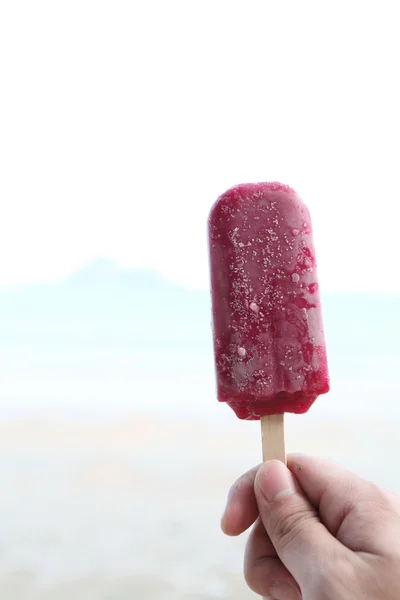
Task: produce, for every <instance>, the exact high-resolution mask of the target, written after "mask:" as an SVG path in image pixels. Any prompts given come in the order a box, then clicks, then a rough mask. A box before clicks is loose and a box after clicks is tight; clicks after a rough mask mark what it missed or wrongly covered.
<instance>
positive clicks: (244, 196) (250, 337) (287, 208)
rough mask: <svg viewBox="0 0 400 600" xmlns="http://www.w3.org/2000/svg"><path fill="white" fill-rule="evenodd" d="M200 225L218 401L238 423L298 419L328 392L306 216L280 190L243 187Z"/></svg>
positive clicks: (230, 192)
mask: <svg viewBox="0 0 400 600" xmlns="http://www.w3.org/2000/svg"><path fill="white" fill-rule="evenodd" d="M208 225H209V243H210V265H211V288H212V311H213V334H214V351H215V364H216V375H217V389H218V400H219V401H220V402H227V403H228V404H229V406H230V407H231V408H232V409H233V410H234V411H235V413H236V415H237V416H238V417H239V418H240V419H250V420H254V419H260V418H261V417H264V416H265V415H273V414H283V413H285V412H291V413H304V412H306V411H307V410H308V409H309V408H310V406H311V405H312V403H313V402H314V400H315V399H316V398H317V396H318V395H319V394H324V393H326V392H328V390H329V376H328V366H327V358H326V349H325V341H324V333H323V325H322V315H321V303H320V297H319V290H318V282H317V273H316V262H315V252H314V245H313V239H312V228H311V221H310V215H309V212H308V210H307V208H306V206H305V205H304V203H303V202H302V200H301V199H300V198H299V196H298V195H297V194H296V192H295V191H294V190H292V189H291V188H290V187H288V186H286V185H282V184H280V183H275V182H274V183H257V184H243V185H238V186H236V187H234V188H232V189H230V190H228V191H227V192H225V194H223V195H222V196H220V197H219V198H218V200H217V202H216V203H215V204H214V206H213V207H212V209H211V213H210V216H209V222H208Z"/></svg>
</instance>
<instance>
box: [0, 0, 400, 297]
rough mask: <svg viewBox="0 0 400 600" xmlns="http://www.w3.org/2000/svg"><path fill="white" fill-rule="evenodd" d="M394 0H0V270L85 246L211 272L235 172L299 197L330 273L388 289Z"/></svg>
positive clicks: (398, 123) (40, 273)
mask: <svg viewBox="0 0 400 600" xmlns="http://www.w3.org/2000/svg"><path fill="white" fill-rule="evenodd" d="M397 8H398V5H397V2H395V1H393V2H390V1H387V2H385V1H384V0H381V1H380V2H368V1H365V0H363V1H360V2H357V1H351V0H347V1H344V2H340V1H336V2H333V3H326V2H321V1H320V0H319V1H317V2H307V1H301V2H299V1H298V0H296V1H295V2H285V1H278V0H276V1H267V0H262V1H260V2H257V1H252V0H242V1H241V2H235V1H233V0H227V1H224V0H211V1H206V0H202V1H201V2H200V1H199V2H196V1H188V0H184V1H181V2H178V1H173V0H168V2H166V1H165V0H162V1H160V2H155V1H151V0H143V1H131V0H129V1H123V0H120V1H119V0H109V1H101V0H96V1H90V0H78V1H76V0H68V1H59V2H55V1H54V0H51V1H48V2H45V1H40V0H37V1H35V2H32V1H31V0H29V1H26V2H24V1H19V0H3V2H1V4H0V63H1V64H0V171H1V173H0V205H1V213H0V284H1V285H15V284H20V283H26V282H31V281H52V280H57V279H62V278H63V277H65V276H66V275H68V274H69V273H70V272H72V271H73V270H75V269H76V268H78V267H80V266H82V265H84V264H85V263H87V262H88V261H90V260H91V259H93V258H96V257H110V258H115V259H117V260H118V261H119V262H121V263H122V264H123V265H127V266H148V267H152V268H155V269H157V270H158V271H160V272H161V273H162V274H163V275H164V276H166V277H168V278H171V279H174V280H177V281H180V282H182V283H184V284H188V285H196V286H200V287H206V286H207V285H208V277H207V253H206V236H205V220H206V216H207V212H208V210H209V207H210V206H211V204H212V203H213V201H214V200H215V198H216V197H217V196H218V195H219V194H220V193H222V192H223V191H224V190H225V189H226V188H228V187H230V186H231V185H233V184H235V183H240V182H247V181H259V180H281V181H283V182H284V183H288V184H289V185H291V186H292V187H294V188H295V189H297V191H298V192H299V193H300V194H301V195H302V197H303V198H304V200H305V201H306V203H307V204H308V206H309V208H310V210H311V214H312V217H313V222H314V229H315V233H316V242H317V252H318V262H319V265H320V279H321V282H322V285H323V288H324V289H325V290H373V291H386V292H388V291H389V292H396V293H400V276H399V269H398V262H399V238H400V209H399V202H400V192H399V184H398V178H399V177H398V173H399V165H400V160H399V159H400V151H399V144H400V117H399V112H400V109H399V107H400V92H399V89H400V86H399V72H400V67H399V62H400V37H399V35H398V19H397Z"/></svg>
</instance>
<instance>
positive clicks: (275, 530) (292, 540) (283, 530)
mask: <svg viewBox="0 0 400 600" xmlns="http://www.w3.org/2000/svg"><path fill="white" fill-rule="evenodd" d="M316 521H317V518H316V515H315V514H313V513H312V512H311V511H310V510H309V509H308V508H301V509H297V510H296V511H295V512H294V511H293V509H292V511H291V512H289V511H288V510H281V511H280V514H279V513H278V514H277V515H276V519H274V523H273V525H272V527H271V530H270V532H269V533H270V536H271V539H273V540H274V543H275V544H276V546H277V549H279V550H281V551H284V550H285V548H287V547H288V546H290V547H295V548H296V547H298V546H301V545H302V544H304V538H303V535H302V534H303V532H304V529H305V527H307V526H308V525H310V524H311V523H315V522H316Z"/></svg>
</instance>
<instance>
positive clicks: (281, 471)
mask: <svg viewBox="0 0 400 600" xmlns="http://www.w3.org/2000/svg"><path fill="white" fill-rule="evenodd" d="M257 483H258V485H259V486H260V488H261V491H262V493H263V494H264V496H265V498H266V499H267V501H268V502H273V501H274V500H279V499H280V498H283V497H284V496H288V495H290V494H293V493H294V492H295V491H296V483H295V481H294V479H293V476H292V474H291V472H290V471H289V469H288V468H287V467H285V465H284V464H283V463H282V462H280V461H279V460H271V461H269V462H266V463H264V464H263V465H262V466H261V467H260V470H259V471H258V473H257Z"/></svg>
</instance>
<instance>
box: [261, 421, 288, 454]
mask: <svg viewBox="0 0 400 600" xmlns="http://www.w3.org/2000/svg"><path fill="white" fill-rule="evenodd" d="M261 436H262V450H263V461H264V462H265V461H267V460H273V459H276V460H280V461H281V462H283V463H284V464H285V465H286V449H285V421H284V415H266V416H265V417H261Z"/></svg>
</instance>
